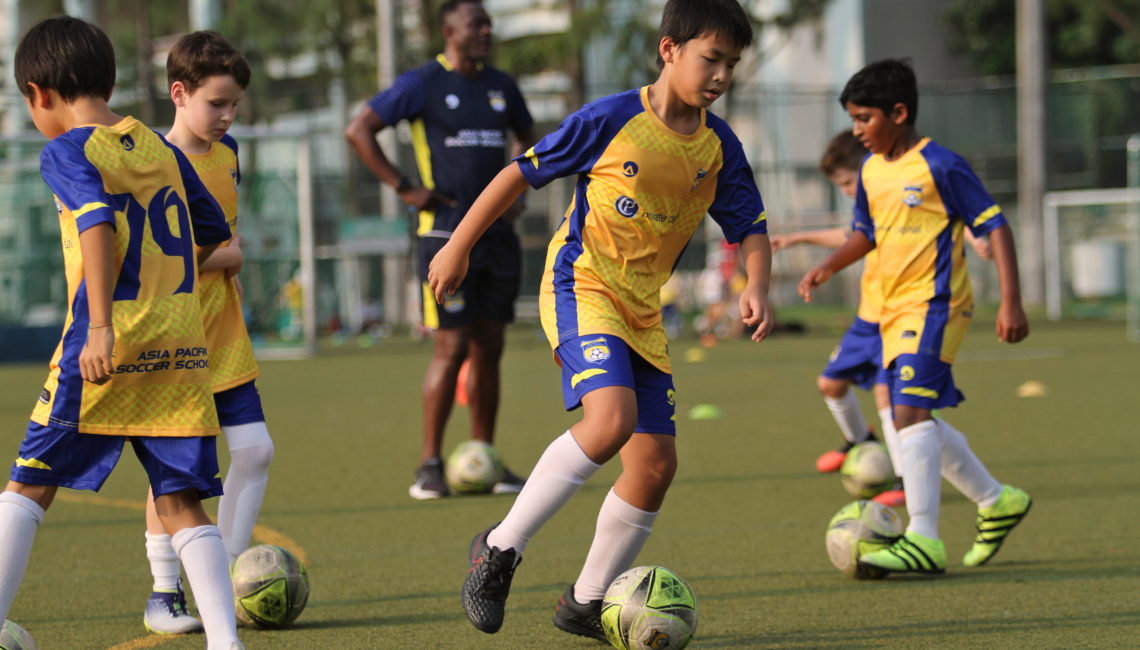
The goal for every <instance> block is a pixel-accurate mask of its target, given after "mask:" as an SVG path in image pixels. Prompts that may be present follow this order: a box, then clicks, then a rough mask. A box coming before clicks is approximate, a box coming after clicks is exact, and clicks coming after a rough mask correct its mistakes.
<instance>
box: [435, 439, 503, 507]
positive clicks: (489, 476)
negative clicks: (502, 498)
mask: <svg viewBox="0 0 1140 650" xmlns="http://www.w3.org/2000/svg"><path fill="white" fill-rule="evenodd" d="M444 473H445V474H446V475H447V484H448V485H449V486H451V489H452V490H454V491H455V492H456V493H458V494H484V493H487V492H490V491H491V490H493V489H494V487H495V484H496V483H498V482H499V479H500V478H502V476H503V463H502V461H501V460H499V452H497V451H495V448H494V447H492V446H491V445H489V444H487V443H485V442H482V441H480V440H468V441H467V442H464V443H463V444H461V445H459V446H458V447H456V448H455V451H453V452H451V455H450V456H448V457H447V465H446V467H444Z"/></svg>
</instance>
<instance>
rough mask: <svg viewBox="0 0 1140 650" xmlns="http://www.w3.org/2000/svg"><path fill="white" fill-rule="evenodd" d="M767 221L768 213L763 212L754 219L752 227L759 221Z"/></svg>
mask: <svg viewBox="0 0 1140 650" xmlns="http://www.w3.org/2000/svg"><path fill="white" fill-rule="evenodd" d="M767 220H768V211H767V210H765V211H764V212H761V213H760V216H759V217H756V221H753V222H752V225H753V226H755V225H756V224H758V223H760V222H761V221H767Z"/></svg>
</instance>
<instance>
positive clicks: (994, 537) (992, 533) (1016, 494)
mask: <svg viewBox="0 0 1140 650" xmlns="http://www.w3.org/2000/svg"><path fill="white" fill-rule="evenodd" d="M1032 505H1033V499H1030V498H1029V495H1028V494H1026V492H1025V490H1022V489H1020V488H1015V487H1013V486H1012V485H1003V486H1002V487H1001V496H1000V497H998V500H997V503H995V504H993V505H992V506H990V507H988V508H978V520H977V524H976V525H977V531H978V532H977V534H975V535H974V546H973V547H972V548H971V549H970V550H969V551H968V552H967V553H966V557H964V558H962V564H965V565H966V566H968V567H973V566H981V565H983V564H985V563H986V562H989V561H990V559H991V558H992V557H993V556H995V555H997V552H998V550H999V549H1000V548H1001V545H1002V542H1004V541H1005V538H1006V537H1008V536H1009V534H1010V532H1012V531H1013V528H1014V526H1017V525H1018V524H1020V523H1021V520H1022V519H1024V518H1025V515H1026V514H1028V512H1029V508H1030V506H1032Z"/></svg>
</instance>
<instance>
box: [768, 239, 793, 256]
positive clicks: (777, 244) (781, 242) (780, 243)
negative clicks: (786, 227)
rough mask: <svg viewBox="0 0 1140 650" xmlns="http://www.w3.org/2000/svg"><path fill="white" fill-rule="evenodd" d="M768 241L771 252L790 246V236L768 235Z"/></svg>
mask: <svg viewBox="0 0 1140 650" xmlns="http://www.w3.org/2000/svg"><path fill="white" fill-rule="evenodd" d="M768 241H770V242H771V243H772V252H773V253H775V252H776V251H778V250H780V249H781V248H787V247H788V246H791V245H792V237H791V235H768Z"/></svg>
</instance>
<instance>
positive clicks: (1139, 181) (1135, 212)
mask: <svg viewBox="0 0 1140 650" xmlns="http://www.w3.org/2000/svg"><path fill="white" fill-rule="evenodd" d="M1128 188H1129V189H1131V190H1133V191H1134V192H1136V194H1137V196H1136V200H1134V201H1133V202H1132V203H1129V204H1128V278H1127V283H1126V285H1125V286H1126V287H1127V290H1128V339H1129V340H1131V341H1132V342H1133V343H1140V133H1137V134H1136V135H1134V136H1132V137H1131V138H1129V139H1128Z"/></svg>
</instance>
